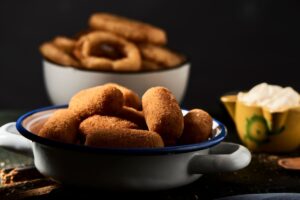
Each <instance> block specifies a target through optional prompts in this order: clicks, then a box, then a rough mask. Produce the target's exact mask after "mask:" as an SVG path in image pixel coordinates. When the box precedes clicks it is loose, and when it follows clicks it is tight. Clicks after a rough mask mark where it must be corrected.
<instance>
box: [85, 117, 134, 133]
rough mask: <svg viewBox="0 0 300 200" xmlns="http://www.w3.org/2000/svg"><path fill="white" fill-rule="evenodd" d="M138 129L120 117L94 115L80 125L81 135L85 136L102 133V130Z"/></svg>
mask: <svg viewBox="0 0 300 200" xmlns="http://www.w3.org/2000/svg"><path fill="white" fill-rule="evenodd" d="M105 128H107V129H120V128H125V129H138V125H136V124H135V123H133V122H131V121H128V120H125V119H121V118H118V117H111V116H101V115H93V116H91V117H89V118H87V119H85V120H83V121H82V122H81V123H80V125H79V130H80V133H82V134H83V135H84V136H86V135H89V134H93V133H95V132H98V131H99V130H100V131H101V130H102V129H105Z"/></svg>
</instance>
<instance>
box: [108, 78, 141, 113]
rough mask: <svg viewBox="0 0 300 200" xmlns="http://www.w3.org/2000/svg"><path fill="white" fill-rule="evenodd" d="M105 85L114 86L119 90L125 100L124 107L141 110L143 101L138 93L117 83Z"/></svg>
mask: <svg viewBox="0 0 300 200" xmlns="http://www.w3.org/2000/svg"><path fill="white" fill-rule="evenodd" d="M105 85H110V86H114V87H116V88H117V89H119V90H120V91H121V92H122V94H123V98H124V106H128V107H133V108H135V109H137V110H139V109H140V108H141V100H140V98H139V96H138V94H137V93H135V92H134V91H132V90H130V89H128V88H126V87H124V86H121V85H119V84H116V83H107V84H105Z"/></svg>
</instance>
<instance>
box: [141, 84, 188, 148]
mask: <svg viewBox="0 0 300 200" xmlns="http://www.w3.org/2000/svg"><path fill="white" fill-rule="evenodd" d="M142 106H143V111H144V116H145V119H146V123H147V126H148V129H149V130H150V131H154V132H157V133H158V134H160V135H161V137H162V138H163V140H164V143H165V145H166V146H169V145H175V144H176V141H177V139H178V138H179V137H180V136H181V134H182V131H183V127H184V122H183V115H182V112H181V109H180V107H179V105H178V103H177V101H176V99H175V97H174V95H173V94H172V93H171V91H169V90H168V89H167V88H165V87H153V88H150V89H148V90H147V91H146V92H145V93H144V95H143V97H142Z"/></svg>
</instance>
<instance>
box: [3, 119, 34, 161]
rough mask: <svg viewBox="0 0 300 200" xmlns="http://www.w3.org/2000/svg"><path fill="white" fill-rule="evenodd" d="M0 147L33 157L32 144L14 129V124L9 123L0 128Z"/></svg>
mask: <svg viewBox="0 0 300 200" xmlns="http://www.w3.org/2000/svg"><path fill="white" fill-rule="evenodd" d="M0 147H2V148H4V149H7V150H9V151H13V152H16V153H20V154H23V155H27V156H31V157H33V152H32V142H31V141H30V140H28V139H26V138H25V137H23V136H22V135H20V133H19V131H18V130H17V129H16V122H10V123H7V124H5V125H3V126H1V127H0Z"/></svg>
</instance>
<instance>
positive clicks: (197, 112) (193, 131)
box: [179, 109, 213, 144]
mask: <svg viewBox="0 0 300 200" xmlns="http://www.w3.org/2000/svg"><path fill="white" fill-rule="evenodd" d="M212 124H213V120H212V117H211V116H210V115H209V114H208V113H207V112H205V111H204V110H201V109H193V110H190V111H189V112H188V113H187V114H186V115H185V116H184V130H183V133H182V136H181V137H180V139H179V143H180V144H193V143H198V142H202V141H205V140H207V139H208V138H209V137H211V134H212Z"/></svg>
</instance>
